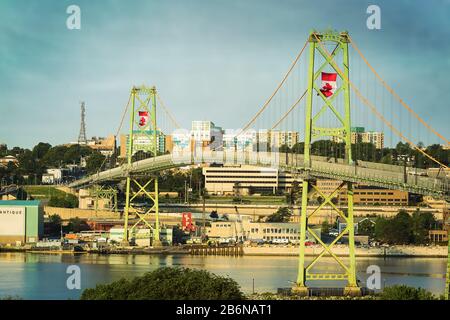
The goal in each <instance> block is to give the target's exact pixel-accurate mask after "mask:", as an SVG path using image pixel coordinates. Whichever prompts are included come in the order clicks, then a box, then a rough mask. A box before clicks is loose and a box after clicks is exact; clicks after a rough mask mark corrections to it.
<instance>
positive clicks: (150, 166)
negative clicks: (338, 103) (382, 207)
mask: <svg viewBox="0 0 450 320" xmlns="http://www.w3.org/2000/svg"><path fill="white" fill-rule="evenodd" d="M303 160H304V159H303V155H302V154H290V153H280V152H249V151H204V152H202V151H194V152H182V153H181V152H180V153H178V152H174V153H172V154H167V155H161V156H157V157H154V158H148V159H144V160H140V161H135V162H133V163H132V164H131V165H127V164H124V165H122V166H120V167H116V168H113V169H109V170H105V171H101V172H99V173H96V174H93V175H90V176H87V177H85V178H83V179H79V180H76V181H74V182H72V183H71V184H70V185H69V187H71V188H82V187H86V186H89V185H93V184H101V183H105V182H107V181H114V180H122V179H124V178H126V177H127V175H141V174H149V173H155V172H158V171H162V170H165V169H171V168H176V167H184V166H190V165H195V164H202V163H209V164H226V165H233V164H235V165H238V164H247V165H254V166H259V167H270V168H278V169H280V170H284V171H286V172H289V173H291V174H293V175H294V176H295V177H299V178H302V179H335V180H342V181H350V182H355V183H362V184H366V185H370V186H377V187H383V188H388V189H395V190H403V191H408V192H412V193H416V194H421V195H425V196H433V197H434V198H437V199H446V200H450V193H449V179H448V178H447V177H446V176H445V174H443V175H442V177H430V176H426V170H423V169H415V168H407V170H408V173H407V174H406V175H405V168H404V167H402V166H395V165H387V164H380V163H374V162H367V161H359V160H358V161H357V163H355V164H353V165H347V164H344V161H343V159H339V158H338V159H336V158H326V157H320V156H312V157H311V166H310V167H305V166H304V163H303ZM405 176H406V177H405Z"/></svg>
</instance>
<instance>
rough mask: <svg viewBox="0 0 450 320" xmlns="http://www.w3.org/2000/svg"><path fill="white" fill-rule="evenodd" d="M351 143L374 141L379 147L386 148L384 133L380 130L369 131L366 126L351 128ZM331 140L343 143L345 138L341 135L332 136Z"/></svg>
mask: <svg viewBox="0 0 450 320" xmlns="http://www.w3.org/2000/svg"><path fill="white" fill-rule="evenodd" d="M351 131H352V132H351V137H350V140H351V143H352V144H356V143H361V142H363V143H372V144H373V145H375V148H377V149H383V148H384V133H383V132H378V131H367V132H366V130H365V128H364V127H352V128H351ZM331 141H333V142H337V143H341V142H343V139H342V138H340V137H331Z"/></svg>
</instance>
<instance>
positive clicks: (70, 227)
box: [65, 217, 91, 233]
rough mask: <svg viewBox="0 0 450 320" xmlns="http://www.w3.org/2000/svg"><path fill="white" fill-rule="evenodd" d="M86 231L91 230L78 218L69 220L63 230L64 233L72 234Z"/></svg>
mask: <svg viewBox="0 0 450 320" xmlns="http://www.w3.org/2000/svg"><path fill="white" fill-rule="evenodd" d="M88 230H91V228H90V227H89V225H88V224H87V223H86V221H85V220H83V219H80V218H78V217H75V218H71V219H70V220H69V223H68V224H67V227H66V229H65V231H66V232H74V233H78V232H81V231H88Z"/></svg>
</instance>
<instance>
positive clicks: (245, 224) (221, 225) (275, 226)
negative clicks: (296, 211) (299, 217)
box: [207, 219, 321, 244]
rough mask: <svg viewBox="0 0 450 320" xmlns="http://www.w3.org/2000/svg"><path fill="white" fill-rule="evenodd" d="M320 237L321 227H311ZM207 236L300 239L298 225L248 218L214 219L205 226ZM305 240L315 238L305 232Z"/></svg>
mask: <svg viewBox="0 0 450 320" xmlns="http://www.w3.org/2000/svg"><path fill="white" fill-rule="evenodd" d="M312 231H313V232H314V234H315V235H316V236H317V237H318V238H319V239H320V237H321V229H320V228H316V229H312ZM207 235H208V238H210V239H212V240H214V239H216V240H218V239H235V240H263V241H265V242H274V241H275V242H276V241H277V240H287V241H288V242H290V243H294V244H298V243H299V241H300V225H299V223H292V222H253V221H251V220H248V219H243V220H242V222H241V221H214V222H211V227H209V228H207ZM306 239H307V241H311V242H316V240H315V238H314V237H313V236H311V235H310V233H309V231H307V233H306Z"/></svg>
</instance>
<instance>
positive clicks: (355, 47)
mask: <svg viewBox="0 0 450 320" xmlns="http://www.w3.org/2000/svg"><path fill="white" fill-rule="evenodd" d="M348 39H349V40H350V44H351V45H352V47H353V48H354V49H355V50H356V52H358V54H359V55H360V56H361V58H362V59H363V61H364V62H365V63H366V65H367V66H368V67H369V68H370V70H371V71H372V72H373V73H374V74H375V76H376V77H377V78H378V80H380V82H381V84H382V85H383V86H384V87H385V88H386V89H387V90H388V91H389V92H390V93H391V94H392V95H393V96H394V97H395V98H396V99H397V100H398V101H399V102H400V103H401V105H402V106H403V107H404V108H405V109H406V110H408V111H409V112H410V113H411V114H412V115H413V116H414V117H416V118H417V119H418V120H419V121H420V122H421V123H422V124H423V125H424V126H425V127H427V128H428V129H429V130H431V131H432V132H433V133H434V134H435V135H436V136H438V137H439V138H441V139H442V140H444V141H445V142H446V143H447V144H449V141H448V140H447V139H446V138H444V137H443V136H442V135H441V134H440V133H439V132H437V131H436V130H434V129H433V128H432V127H431V126H430V125H429V124H428V123H426V122H425V120H423V119H422V118H421V117H420V116H419V115H418V114H417V113H416V112H414V110H412V109H411V108H410V107H409V106H408V105H407V104H406V103H405V102H404V101H403V100H402V99H401V98H400V96H399V95H398V94H397V93H396V92H395V91H394V89H392V87H390V86H389V85H388V84H387V83H386V81H384V80H383V78H381V76H380V75H379V74H378V72H376V70H375V69H374V68H373V67H372V65H371V64H370V63H369V61H367V59H366V57H365V56H364V55H363V54H362V52H361V51H360V50H359V48H358V46H357V45H356V43H355V42H354V41H353V39H352V38H351V37H350V36H348Z"/></svg>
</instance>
